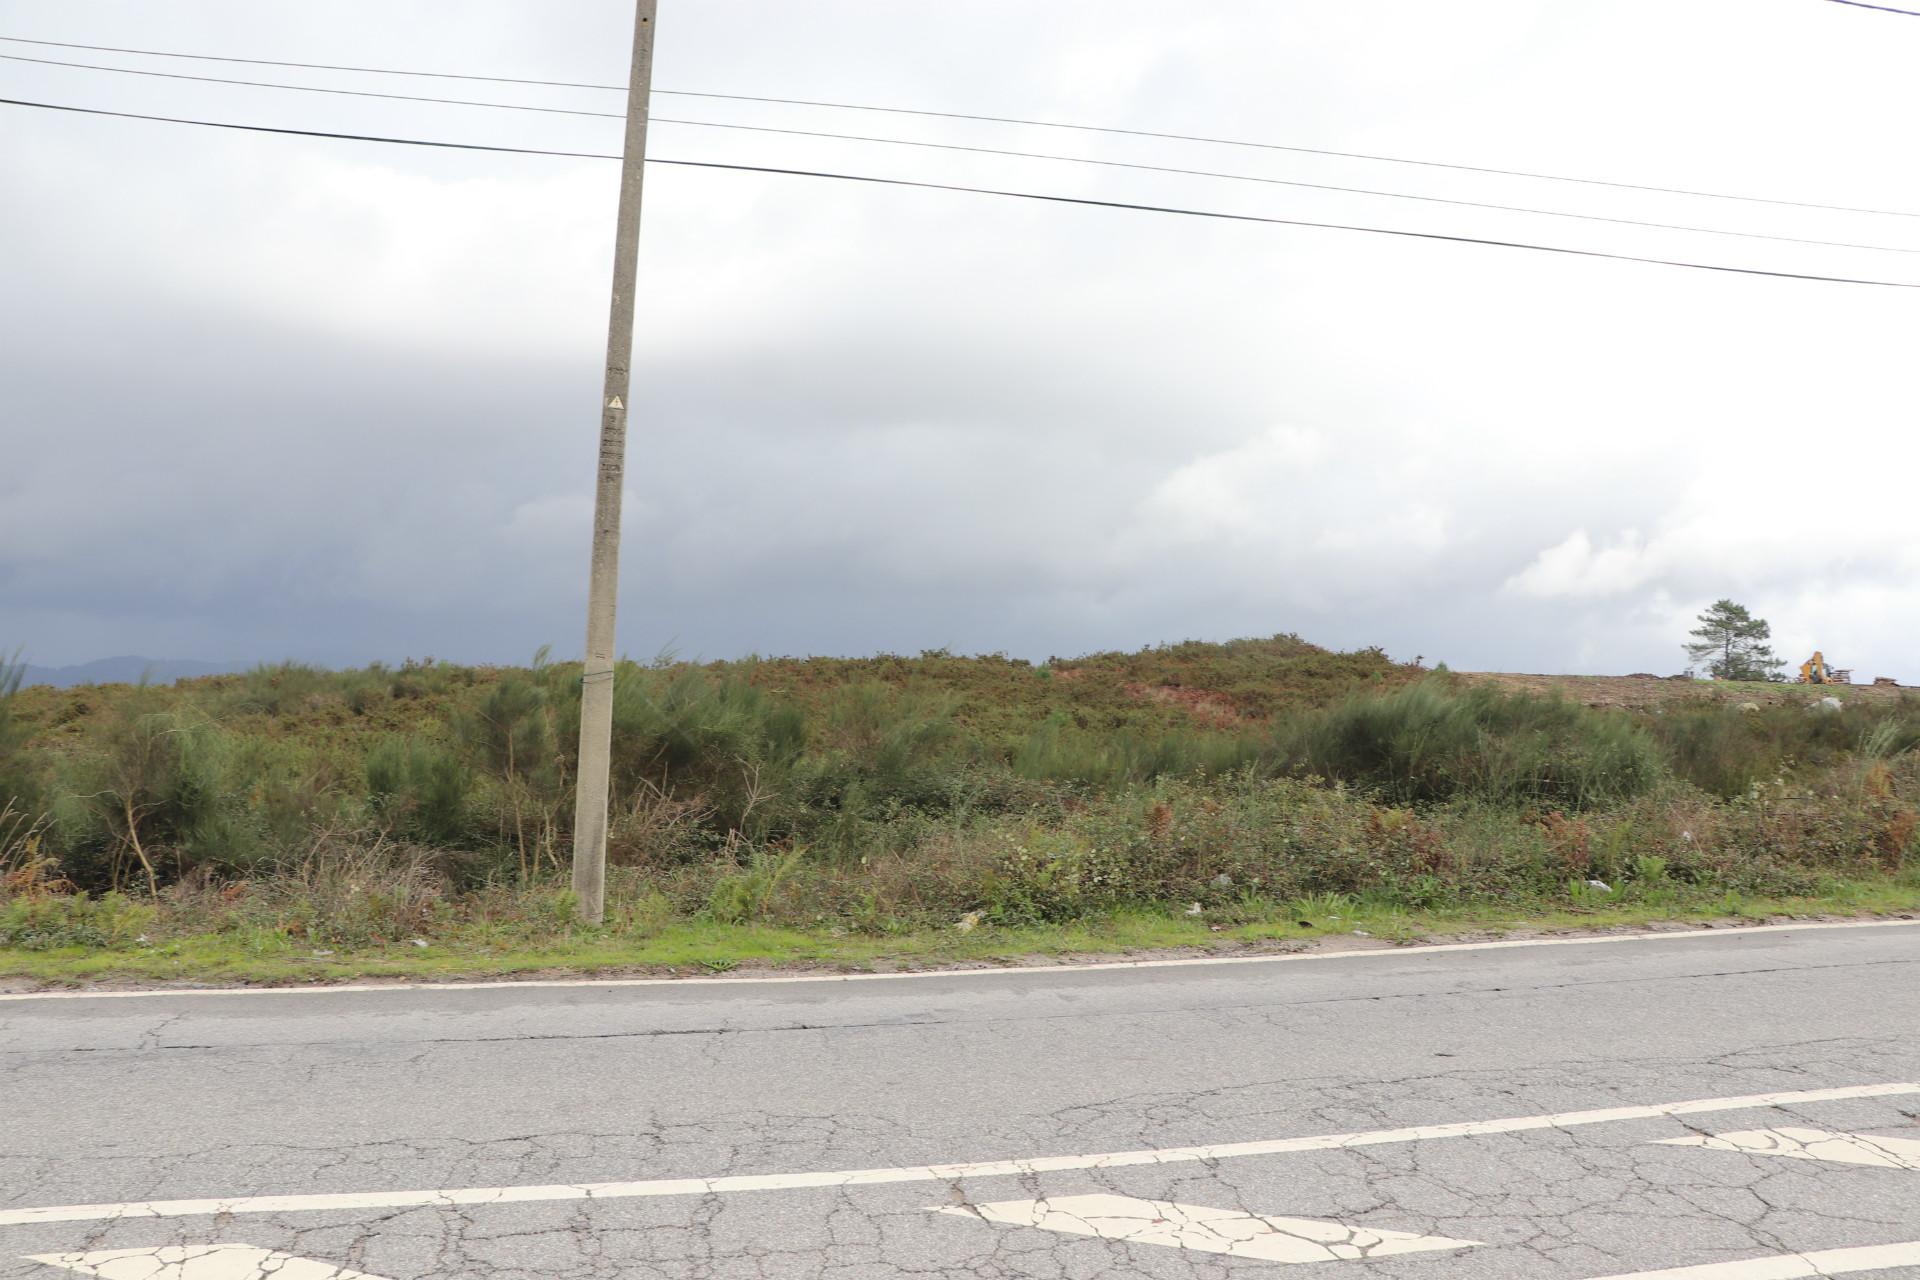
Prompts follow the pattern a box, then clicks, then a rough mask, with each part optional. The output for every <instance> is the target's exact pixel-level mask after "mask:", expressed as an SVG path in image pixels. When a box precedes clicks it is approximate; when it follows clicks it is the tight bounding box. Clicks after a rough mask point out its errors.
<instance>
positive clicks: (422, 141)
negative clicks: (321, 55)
mask: <svg viewBox="0 0 1920 1280" xmlns="http://www.w3.org/2000/svg"><path fill="white" fill-rule="evenodd" d="M0 106H9V107H39V108H41V109H43V110H46V111H73V112H78V113H79V114H81V115H88V116H118V117H119V118H120V119H122V120H153V121H157V122H159V123H161V124H191V125H198V126H200V127H201V128H206V129H238V130H240V131H241V132H243V133H284V134H287V135H289V136H291V137H296V138H338V139H340V140H342V141H344V142H388V143H394V144H397V145H400V146H408V147H448V148H451V149H453V150H455V151H499V152H504V153H506V154H508V155H518V156H566V157H570V158H572V159H576V160H618V159H620V156H618V155H617V154H614V153H612V152H607V151H553V150H549V149H547V148H544V147H497V146H492V145H490V144H488V143H484V142H440V141H437V140H432V139H426V138H388V137H383V136H381V135H379V134H371V133H328V132H325V131H323V130H320V129H283V128H280V127H278V126H276V125H266V124H234V123H232V122H231V121H227V120H188V119H185V118H183V117H180V116H149V115H141V114H139V113H138V112H133V111H108V110H106V109H105V108H103V107H74V106H68V105H67V104H65V103H61V102H28V101H26V100H24V99H21V98H0Z"/></svg>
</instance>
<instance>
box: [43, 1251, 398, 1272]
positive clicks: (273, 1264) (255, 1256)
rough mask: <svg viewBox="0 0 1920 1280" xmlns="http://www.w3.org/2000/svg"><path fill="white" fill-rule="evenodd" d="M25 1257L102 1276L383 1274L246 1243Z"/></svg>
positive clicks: (46, 1254) (52, 1265) (44, 1254)
mask: <svg viewBox="0 0 1920 1280" xmlns="http://www.w3.org/2000/svg"><path fill="white" fill-rule="evenodd" d="M28 1261H31V1262H44V1263H46V1264H47V1265H48V1266H51V1267H65V1268H66V1269H67V1270H69V1271H78V1272H80V1273H81V1274H82V1275H89V1276H99V1277H100V1278H101V1280H381V1278H380V1277H379V1276H370V1275H368V1274H367V1273H366V1272H364V1271H349V1270H347V1269H346V1268H345V1267H336V1266H334V1265H333V1264H332V1263H330V1262H315V1261H314V1260H313V1259H312V1258H296V1257H294V1256H292V1255H291V1254H286V1253H276V1252H275V1251H273V1250H272V1249H256V1248H254V1247H253V1246H252V1245H250V1244H194V1245H168V1246H166V1247H165V1248H161V1249H104V1250H101V1251H99V1252H97V1253H36V1254H31V1255H29V1256H28Z"/></svg>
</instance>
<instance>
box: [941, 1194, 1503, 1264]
mask: <svg viewBox="0 0 1920 1280" xmlns="http://www.w3.org/2000/svg"><path fill="white" fill-rule="evenodd" d="M932 1212H934V1213H949V1214H955V1215H957V1216H959V1217H962V1218H974V1217H978V1218H982V1219H984V1220H986V1221H988V1222H994V1223H999V1224H1001V1225H1003V1226H1009V1227H1038V1228H1040V1229H1041V1230H1042V1231H1063V1232H1066V1233H1068V1234H1069V1235H1077V1236H1100V1237H1102V1238H1104V1239H1108V1240H1120V1241H1124V1242H1126V1243H1127V1244H1152V1245H1160V1246H1162V1247H1163V1248H1168V1249H1191V1250H1195V1251H1197V1252H1200V1253H1226V1254H1231V1255H1232V1256H1234V1257H1236V1258H1252V1259H1257V1260H1259V1261H1261V1262H1331V1261H1335V1260H1339V1259H1352V1258H1380V1257H1385V1256H1386V1255H1388V1254H1392V1253H1427V1252H1430V1251H1432V1250H1436V1249H1471V1248H1473V1247H1474V1246H1475V1245H1477V1244H1479V1243H1480V1242H1479V1241H1478V1240H1449V1239H1447V1238H1446V1237H1445V1236H1422V1235H1415V1234H1413V1233H1412V1232H1409V1231H1383V1230H1378V1229H1375V1228H1369V1227H1350V1226H1347V1225H1346V1224H1345V1223H1340V1222H1320V1221H1317V1220H1315V1219H1312V1218H1268V1217H1261V1216H1256V1215H1254V1214H1251V1213H1243V1212H1241V1211H1240V1210H1238V1209H1209V1208H1206V1207H1205V1206H1203V1205H1193V1204H1175V1203H1174V1202H1173V1201H1170V1200H1136V1199H1134V1198H1132V1197H1131V1196H1110V1195H1086V1196H1053V1197H1050V1198H1048V1199H1045V1200H1000V1201H996V1202H994V1203H992V1204H976V1205H939V1206H936V1207H934V1208H933V1210H932Z"/></svg>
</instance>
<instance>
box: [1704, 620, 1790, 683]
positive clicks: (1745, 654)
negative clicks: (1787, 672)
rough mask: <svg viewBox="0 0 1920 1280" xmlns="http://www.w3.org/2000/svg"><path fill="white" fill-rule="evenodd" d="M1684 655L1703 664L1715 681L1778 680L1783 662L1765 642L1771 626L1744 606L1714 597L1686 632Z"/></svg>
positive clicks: (1768, 638)
mask: <svg viewBox="0 0 1920 1280" xmlns="http://www.w3.org/2000/svg"><path fill="white" fill-rule="evenodd" d="M1688 634H1689V635H1691V636H1693V637H1694V640H1693V641H1691V642H1689V643H1688V644H1687V645H1686V650H1687V657H1688V658H1690V659H1692V660H1693V661H1694V662H1696V663H1705V664H1706V667H1707V671H1708V672H1709V673H1711V674H1712V676H1713V678H1714V679H1716V680H1779V679H1782V678H1783V677H1782V676H1781V674H1780V669H1781V668H1782V667H1784V666H1785V665H1786V663H1785V662H1784V661H1782V660H1781V659H1779V658H1776V657H1774V656H1773V649H1772V647H1771V646H1770V645H1768V644H1767V641H1768V640H1770V639H1771V638H1772V637H1773V629H1772V628H1771V627H1769V626H1768V625H1767V620H1766V619H1765V618H1756V617H1754V616H1753V615H1752V614H1750V613H1748V612H1747V608H1746V606H1745V605H1739V604H1735V603H1734V602H1733V601H1731V600H1716V601H1715V602H1714V604H1713V607H1712V608H1710V609H1708V610H1707V611H1706V612H1705V613H1702V614H1701V615H1700V625H1699V626H1698V627H1695V628H1694V629H1693V630H1692V631H1690V632H1688Z"/></svg>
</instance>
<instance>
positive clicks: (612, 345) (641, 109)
mask: <svg viewBox="0 0 1920 1280" xmlns="http://www.w3.org/2000/svg"><path fill="white" fill-rule="evenodd" d="M657 8H658V0H637V2H636V4H635V5H634V14H633V70H632V72H631V73H630V74H629V76H628V78H627V142H626V147H625V149H624V150H623V152H622V160H621V165H620V211H619V213H618V215H617V217H618V223H617V225H616V227H615V230H614V239H613V304H612V308H611V312H610V314H609V316H608V319H607V381H606V389H605V391H604V392H603V393H602V395H601V398H600V480H599V485H598V487H597V488H596V489H595V490H594V495H593V568H592V571H591V576H590V577H589V578H588V580H587V661H586V668H585V670H584V671H582V673H581V676H580V772H579V776H578V777H577V778H576V779H575V784H576V785H575V789H574V808H573V892H574V896H575V897H576V898H577V899H578V900H579V912H580V917H581V918H582V919H583V920H586V921H588V922H589V923H592V924H599V923H600V921H601V920H602V919H603V918H605V916H606V909H607V796H608V783H609V777H608V775H609V759H608V758H609V756H610V755H611V754H612V750H613V619H614V604H615V600H616V598H617V597H618V595H619V593H620V490H621V486H622V484H623V483H624V481H625V478H626V474H625V473H626V463H627V378H628V368H627V366H628V363H629V362H630V361H631V360H632V358H633V289H634V277H635V275H636V274H637V272H638V269H639V263H640V187H641V178H642V176H643V174H644V172H645V170H646V162H647V104H648V98H649V95H650V94H651V92H652V89H653V27H654V16H655V11H656V9H657Z"/></svg>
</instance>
